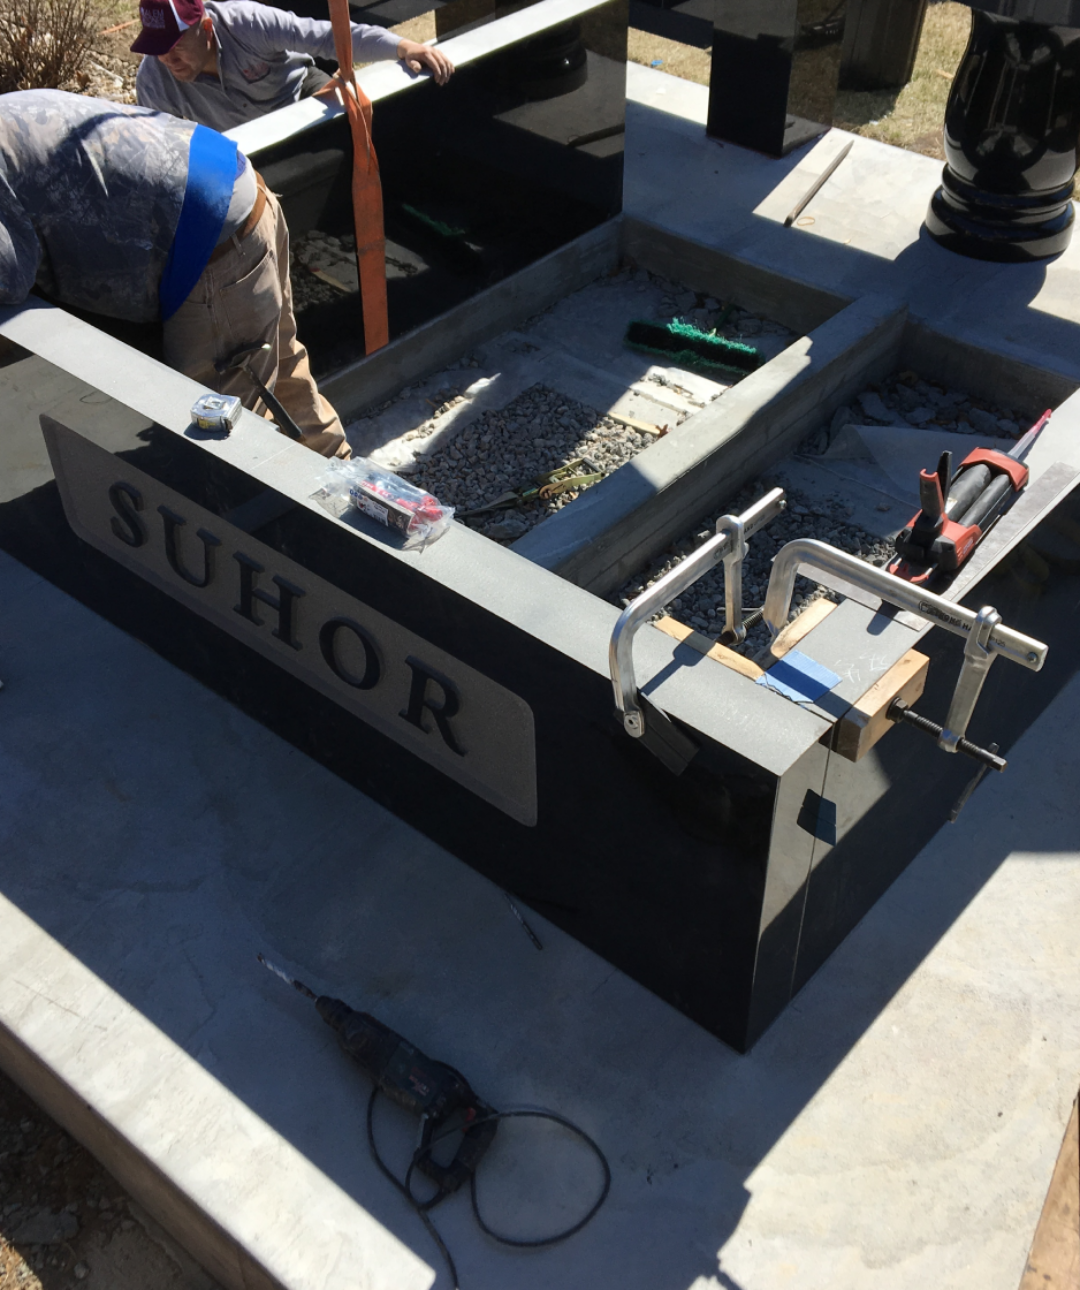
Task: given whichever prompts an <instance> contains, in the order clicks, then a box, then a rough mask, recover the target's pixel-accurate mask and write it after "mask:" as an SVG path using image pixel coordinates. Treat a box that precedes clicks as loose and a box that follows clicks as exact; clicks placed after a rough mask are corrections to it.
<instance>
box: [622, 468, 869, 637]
mask: <svg viewBox="0 0 1080 1290" xmlns="http://www.w3.org/2000/svg"><path fill="white" fill-rule="evenodd" d="M767 491H768V490H767V489H766V488H765V487H764V486H763V485H762V484H760V483H758V484H754V485H752V486H750V487H748V488H745V489H743V490H742V491H741V492H740V493H739V494H737V496H736V497H734V498H733V499H732V501H731V502H730V503H729V504H728V505H727V506H725V507H723V508H722V509H721V510H717V511H715V512H714V513H712V514H711V515H709V516H708V517H707V518H706V519H705V520H703V521H701V522H700V523H698V524H696V525H695V526H694V528H693V530H692V531H690V532H689V533H687V534H686V535H685V536H684V537H682V538H680V539H679V540H678V541H677V542H675V543H674V544H673V545H672V546H671V547H669V548H668V550H667V551H665V552H664V553H663V555H662V556H661V557H660V558H659V559H657V560H655V561H654V562H653V563H652V564H651V565H650V566H649V568H648V570H647V571H646V572H645V573H643V574H639V575H637V576H636V577H634V578H631V579H629V580H628V581H627V582H625V583H624V584H623V585H622V586H621V587H620V588H619V590H618V591H617V592H616V593H615V595H614V596H613V597H612V600H613V602H614V603H615V604H616V605H618V606H619V607H620V608H625V607H626V606H627V605H628V604H630V602H631V601H632V600H634V599H635V598H636V597H637V596H640V595H641V593H642V592H643V591H645V590H646V589H647V588H648V587H651V586H652V585H653V583H654V582H657V581H658V580H659V579H660V578H662V577H663V576H664V574H666V573H668V572H669V571H670V570H671V569H673V568H675V566H676V565H677V564H679V563H681V562H682V561H683V560H684V559H685V558H686V557H687V556H688V555H690V554H691V553H692V552H694V551H696V550H697V549H698V547H700V546H701V545H702V544H703V543H705V542H707V541H708V540H709V538H711V537H712V536H713V535H714V534H715V532H716V521H717V520H718V519H720V517H721V516H723V515H728V514H734V515H738V514H739V513H740V512H742V511H744V510H746V508H747V507H748V506H751V505H752V504H753V503H754V502H755V501H756V500H757V499H758V498H759V497H761V496H763V495H764V493H765V492H767ZM799 537H810V538H817V539H818V540H819V541H822V542H828V543H829V544H830V545H831V546H835V547H839V549H840V550H841V551H849V552H851V553H852V554H853V555H858V556H860V557H861V558H862V559H864V560H869V561H870V562H871V563H872V564H876V565H882V564H885V563H886V562H887V561H888V560H889V558H890V556H891V554H892V546H891V544H890V543H888V542H884V541H882V540H881V539H880V538H878V537H876V536H875V535H874V534H872V533H868V532H866V530H865V529H862V528H860V527H859V526H858V525H856V524H852V522H851V518H850V511H849V509H848V508H846V507H845V506H844V505H843V504H842V503H841V502H839V501H837V500H835V499H826V500H822V499H820V498H810V497H806V496H805V495H804V494H802V493H797V492H794V491H789V492H788V493H787V510H786V511H784V513H783V514H782V515H780V516H778V517H777V518H776V519H775V520H773V522H772V523H771V524H769V525H768V526H766V527H765V528H764V529H761V530H760V531H759V532H758V533H756V534H755V535H754V536H753V537H752V538H751V539H750V542H749V546H750V554H749V556H748V557H747V559H746V562H745V563H744V565H743V612H744V613H747V614H748V613H749V612H750V611H751V610H752V609H757V608H758V607H759V606H760V605H763V604H764V603H765V592H766V589H767V588H768V585H769V574H770V572H771V570H772V561H773V557H774V556H775V555H776V553H777V552H778V551H779V550H780V548H781V547H782V546H784V545H785V543H787V542H791V541H792V540H793V539H794V538H799ZM823 596H828V597H830V598H831V599H835V597H834V596H833V593H831V592H829V591H828V590H827V589H826V588H825V587H822V586H820V585H818V584H816V583H813V582H811V581H809V580H808V579H806V578H797V579H796V580H795V595H794V596H793V597H792V602H791V617H795V616H796V615H797V614H798V613H799V612H800V611H801V610H803V609H805V608H806V606H807V605H809V604H811V603H812V602H813V601H815V600H820V599H821V598H822V597H823ZM664 614H669V615H670V616H671V617H673V618H676V619H678V621H679V622H681V623H685V624H686V625H687V626H688V627H693V628H695V629H696V630H697V631H699V632H702V633H703V634H704V635H706V636H713V637H716V636H719V635H720V633H721V632H722V631H723V629H724V566H723V565H722V564H720V565H717V567H716V568H715V569H711V570H710V571H709V572H708V573H707V574H705V576H704V577H703V578H700V579H699V580H698V581H697V582H695V583H694V585H693V586H692V587H690V588H688V590H686V591H684V592H683V594H682V595H681V596H680V597H679V598H678V599H676V600H673V601H672V602H671V603H670V604H668V605H665V606H663V608H662V609H660V610H659V611H658V612H657V613H656V615H654V617H655V618H659V617H661V616H662V615H664ZM768 643H769V633H768V631H767V630H766V628H765V627H763V626H761V625H760V624H759V625H758V626H757V627H753V628H751V629H750V631H749V632H748V633H747V636H746V640H745V641H744V642H743V644H742V645H741V646H739V647H738V652H739V653H741V654H745V655H747V656H748V657H753V656H754V655H755V654H757V653H758V652H759V651H760V650H762V649H764V647H765V646H766V645H768Z"/></svg>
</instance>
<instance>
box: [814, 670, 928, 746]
mask: <svg viewBox="0 0 1080 1290" xmlns="http://www.w3.org/2000/svg"><path fill="white" fill-rule="evenodd" d="M929 666H930V660H929V659H928V658H927V656H926V655H925V654H920V653H919V651H918V650H917V649H909V650H908V652H907V653H906V654H905V655H904V657H903V658H902V659H900V661H899V662H898V663H894V664H893V665H892V667H890V668H889V670H888V671H887V672H886V673H885V675H884V676H882V677H879V678H878V680H877V681H875V682H874V684H873V685H872V686H871V687H870V689H869V690H867V691H866V693H865V694H864V695H863V696H862V698H861V699H859V700H857V701H856V702H855V704H853V706H852V707H851V709H850V710H849V711H848V712H847V713H845V715H844V716H843V717H841V718H840V720H839V721H838V722H837V723H836V728H835V733H834V735H833V749H834V750H835V751H836V752H838V753H839V754H840V756H841V757H845V758H847V760H848V761H859V759H860V758H862V757H865V756H866V754H867V753H868V752H869V751H870V749H871V748H873V746H874V745H875V744H876V743H877V741H878V740H879V739H880V738H881V736H882V735H883V734H885V732H886V731H887V730H889V729H890V728H891V727H892V726H893V725H894V724H895V722H892V721H890V720H889V718H888V717H887V716H886V715H885V714H886V712H887V711H888V709H889V704H890V703H892V701H893V699H903V701H904V702H905V703H908V704H912V703H914V702H915V701H916V700H917V699H918V698H919V697H920V695H921V694H922V692H923V690H924V689H925V688H926V672H927V668H928V667H929Z"/></svg>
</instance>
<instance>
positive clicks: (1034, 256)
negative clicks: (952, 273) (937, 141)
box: [926, 0, 1080, 261]
mask: <svg viewBox="0 0 1080 1290" xmlns="http://www.w3.org/2000/svg"><path fill="white" fill-rule="evenodd" d="M972 7H973V12H972V29H971V40H970V42H969V44H968V47H967V52H966V53H965V55H964V59H963V61H962V63H961V64H960V68H959V70H958V72H957V74H956V79H955V81H954V82H953V88H952V92H951V94H950V95H949V102H948V106H947V108H946V110H945V157H946V165H945V169H944V172H943V174H942V185H941V187H940V188H939V189H938V191H937V192H936V193H935V194H934V196H933V198H932V200H931V202H930V210H929V212H928V214H927V217H926V226H927V229H928V230H929V232H930V234H931V236H932V237H934V238H935V239H936V240H937V241H939V242H940V243H941V244H942V245H943V246H946V247H948V248H949V250H951V251H956V252H958V253H959V254H961V255H969V256H973V257H975V258H977V259H981V260H997V261H1027V260H1041V259H1047V258H1048V257H1050V256H1053V255H1057V254H1058V253H1059V252H1061V251H1063V250H1064V249H1065V247H1066V246H1068V244H1069V239H1070V238H1071V236H1072V229H1073V222H1074V218H1075V217H1074V211H1073V205H1072V195H1073V179H1074V175H1075V173H1076V168H1077V162H1078V156H1077V138H1078V132H1080V0H973V5H972ZM1065 24H1069V25H1065Z"/></svg>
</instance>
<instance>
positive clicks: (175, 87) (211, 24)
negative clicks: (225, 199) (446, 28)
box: [131, 0, 454, 130]
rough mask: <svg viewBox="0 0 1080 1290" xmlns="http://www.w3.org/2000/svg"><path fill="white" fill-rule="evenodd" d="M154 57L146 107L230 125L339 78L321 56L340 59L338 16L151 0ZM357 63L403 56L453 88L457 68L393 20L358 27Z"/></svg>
mask: <svg viewBox="0 0 1080 1290" xmlns="http://www.w3.org/2000/svg"><path fill="white" fill-rule="evenodd" d="M139 18H140V20H141V22H142V30H141V31H140V32H139V36H138V38H137V39H136V41H135V43H134V44H133V45H132V46H131V48H132V50H133V51H134V52H135V53H136V54H145V55H147V57H145V58H144V59H143V61H142V63H141V65H140V67H139V72H138V75H137V77H136V79H135V94H136V98H137V100H138V102H139V103H140V104H141V105H142V106H143V107H151V108H156V109H157V110H158V111H159V112H171V113H172V115H173V116H180V117H185V118H186V119H187V120H189V121H198V122H200V123H201V124H202V125H208V126H211V127H212V128H213V129H215V130H230V129H232V127H233V126H237V125H241V124H242V123H243V122H244V121H251V120H253V119H254V118H255V117H258V116H262V115H263V114H264V113H266V112H273V111H274V110H275V109H277V108H280V107H285V106H287V105H288V104H289V103H295V102H297V101H298V100H299V99H302V98H306V97H307V96H308V95H309V94H313V93H314V92H315V90H317V89H318V88H319V87H320V86H321V85H323V84H325V83H326V81H327V80H328V79H329V78H328V77H327V76H326V74H325V73H323V72H321V71H320V70H319V69H318V68H317V67H316V66H315V62H314V60H315V59H316V58H324V59H333V58H334V36H333V31H332V28H331V26H330V23H329V22H319V21H316V20H315V19H313V18H299V17H297V15H296V14H294V13H288V12H286V11H285V10H283V9H275V8H273V7H272V6H270V5H266V4H260V3H258V2H257V0H141V3H140V5H139ZM352 34H353V58H354V60H355V61H356V62H357V63H372V62H377V61H380V60H386V59H394V58H396V59H400V60H401V61H402V62H403V63H404V64H405V66H406V68H408V70H409V71H410V72H412V73H414V74H419V73H421V72H424V71H426V72H429V73H430V74H431V76H432V78H433V79H434V80H435V82H436V83H437V84H439V85H445V84H446V82H447V81H448V80H449V79H450V76H451V74H452V73H453V70H454V65H453V63H451V61H450V60H449V58H447V56H446V55H445V54H444V53H443V52H442V50H440V49H437V48H435V47H433V46H431V45H421V44H419V43H418V42H417V41H415V40H402V39H401V38H400V37H398V36H395V35H393V34H392V33H391V32H389V31H387V30H386V29H385V28H383V27H368V26H361V25H358V24H355V23H354V24H353V28H352Z"/></svg>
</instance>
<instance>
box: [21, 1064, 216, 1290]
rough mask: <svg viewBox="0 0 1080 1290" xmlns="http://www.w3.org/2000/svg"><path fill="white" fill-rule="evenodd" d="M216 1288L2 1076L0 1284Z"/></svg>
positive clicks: (46, 1289) (25, 1289)
mask: <svg viewBox="0 0 1080 1290" xmlns="http://www.w3.org/2000/svg"><path fill="white" fill-rule="evenodd" d="M76 1288H77V1290H219V1288H218V1287H217V1285H216V1283H215V1282H214V1281H212V1280H211V1279H210V1278H209V1277H208V1276H207V1275H206V1273H205V1272H203V1270H202V1269H201V1268H200V1267H199V1266H198V1264H196V1263H194V1262H193V1261H192V1259H191V1258H190V1257H189V1256H188V1255H187V1254H185V1253H184V1252H183V1250H181V1249H180V1248H179V1246H177V1245H176V1244H175V1242H174V1241H172V1240H171V1239H170V1238H169V1237H168V1236H167V1235H166V1234H165V1233H164V1232H163V1231H162V1230H161V1228H160V1227H159V1226H158V1225H157V1223H155V1222H154V1220H153V1219H152V1218H151V1217H150V1216H149V1215H148V1214H147V1213H145V1211H143V1210H142V1209H140V1207H139V1206H138V1205H136V1204H135V1203H134V1201H132V1200H130V1199H129V1198H128V1196H127V1195H125V1193H124V1191H123V1190H122V1188H120V1187H119V1186H118V1185H117V1184H116V1182H114V1180H113V1179H112V1178H111V1177H110V1176H109V1175H108V1174H107V1173H106V1172H105V1170H104V1169H103V1168H102V1167H101V1166H100V1165H99V1164H98V1162H97V1161H96V1160H95V1159H94V1157H93V1156H92V1155H90V1153H89V1152H88V1151H86V1150H84V1148H82V1147H81V1146H80V1145H79V1144H78V1143H77V1142H75V1141H74V1139H72V1138H71V1137H70V1136H69V1135H68V1134H66V1133H65V1132H64V1131H63V1130H62V1129H61V1128H60V1126H59V1125H58V1124H56V1123H55V1121H53V1120H51V1119H50V1118H49V1117H48V1116H47V1115H45V1114H44V1112H42V1111H41V1110H40V1109H39V1108H38V1107H37V1106H36V1105H35V1104H34V1103H33V1102H32V1101H31V1100H30V1098H28V1097H27V1096H26V1094H25V1093H23V1092H22V1090H21V1089H19V1088H17V1087H16V1086H15V1085H14V1084H13V1083H12V1082H11V1081H10V1080H9V1079H7V1078H6V1077H5V1076H3V1075H0V1290H76Z"/></svg>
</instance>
